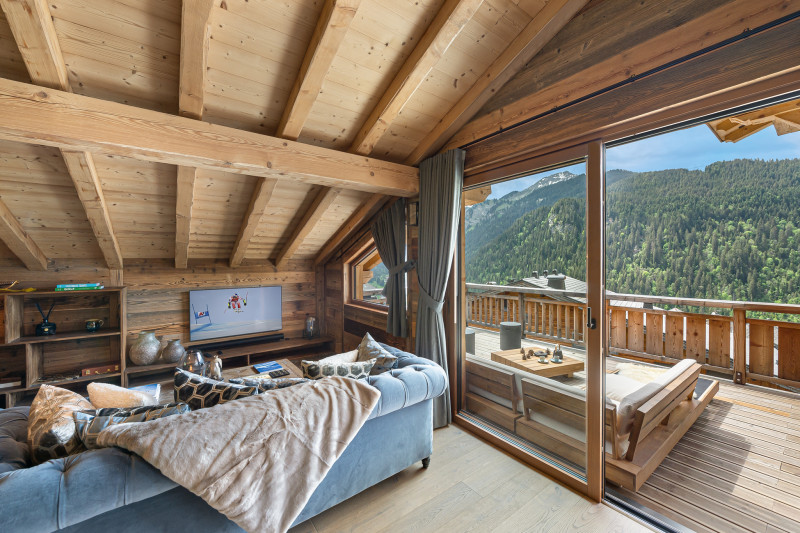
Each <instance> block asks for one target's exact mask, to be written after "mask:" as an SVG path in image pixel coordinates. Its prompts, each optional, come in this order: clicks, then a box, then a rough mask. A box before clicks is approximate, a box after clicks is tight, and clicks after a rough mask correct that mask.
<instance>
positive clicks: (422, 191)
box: [416, 150, 465, 428]
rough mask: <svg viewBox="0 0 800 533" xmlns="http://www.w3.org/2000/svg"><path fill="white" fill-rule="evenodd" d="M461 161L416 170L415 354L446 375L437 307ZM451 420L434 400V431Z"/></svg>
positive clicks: (451, 247) (442, 157)
mask: <svg viewBox="0 0 800 533" xmlns="http://www.w3.org/2000/svg"><path fill="white" fill-rule="evenodd" d="M464 155H465V152H464V151H463V150H450V151H448V152H445V153H444V154H438V155H435V156H433V157H431V158H429V159H426V160H424V161H423V162H422V163H421V164H420V166H419V254H418V258H417V276H418V278H419V304H418V307H417V345H416V352H417V355H419V356H420V357H425V358H428V359H430V360H432V361H434V362H436V363H438V364H439V365H441V366H442V368H444V371H445V372H447V373H448V375H449V372H448V369H447V346H446V344H445V330H444V320H443V318H442V306H443V302H444V293H445V289H446V287H447V278H448V277H449V276H450V266H451V264H452V261H453V252H455V247H456V233H457V231H458V220H459V213H460V211H461V189H462V187H463V184H464ZM450 420H451V414H450V395H449V393H446V394H443V395H442V396H440V397H438V398H436V399H435V400H434V405H433V426H434V427H437V428H438V427H442V426H446V425H447V424H449V423H450Z"/></svg>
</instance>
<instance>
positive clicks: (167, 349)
mask: <svg viewBox="0 0 800 533" xmlns="http://www.w3.org/2000/svg"><path fill="white" fill-rule="evenodd" d="M184 355H186V348H184V347H183V345H182V344H181V341H180V339H175V340H171V341H169V343H168V344H167V345H166V346H164V348H162V350H161V359H162V360H163V361H164V362H165V363H177V362H178V361H180V360H181V359H182V358H183V356H184Z"/></svg>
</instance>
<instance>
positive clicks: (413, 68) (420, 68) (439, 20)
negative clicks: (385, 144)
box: [350, 0, 484, 155]
mask: <svg viewBox="0 0 800 533" xmlns="http://www.w3.org/2000/svg"><path fill="white" fill-rule="evenodd" d="M483 2H484V0H447V1H446V2H445V4H444V5H443V6H442V8H441V9H440V10H439V12H438V13H437V15H436V17H435V18H434V19H433V22H431V24H430V26H428V29H427V30H425V34H424V35H423V36H422V39H420V41H419V43H418V44H417V46H416V47H415V48H414V51H413V52H411V55H410V56H408V59H406V61H405V63H403V66H402V67H401V68H400V70H399V71H398V72H397V74H396V75H395V77H394V79H393V80H392V82H391V83H390V84H389V88H388V89H387V90H386V91H385V92H384V93H383V96H382V97H381V99H380V100H379V101H378V103H377V105H376V106H375V108H374V109H373V110H372V112H371V113H370V115H369V117H368V118H367V120H366V121H365V122H364V124H363V125H362V126H361V129H360V130H359V131H358V134H357V135H356V138H355V140H354V141H353V144H352V145H351V146H350V151H351V152H353V153H356V154H362V155H369V154H370V153H372V150H373V149H374V148H375V144H376V143H377V142H378V141H379V140H380V138H381V137H382V136H383V134H384V133H385V132H386V130H387V129H389V127H390V126H391V124H392V122H394V120H395V119H396V118H397V117H398V115H399V114H400V112H401V111H402V110H403V107H405V105H406V103H408V101H409V100H410V99H411V96H412V95H413V94H414V93H415V92H416V91H417V89H418V88H419V86H420V84H422V82H423V81H424V80H425V77H426V76H427V75H428V73H429V72H430V71H431V69H432V68H433V67H434V66H435V65H436V63H437V62H438V61H439V60H440V59H441V58H442V56H443V55H444V54H445V52H447V49H448V48H450V45H451V44H452V43H453V41H455V39H456V37H458V35H459V34H460V33H461V30H463V29H464V27H465V26H466V25H467V23H468V22H469V21H470V19H472V17H473V16H474V15H475V12H476V11H477V10H478V8H479V7H480V6H481V4H483Z"/></svg>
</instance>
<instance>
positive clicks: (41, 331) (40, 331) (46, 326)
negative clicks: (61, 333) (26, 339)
mask: <svg viewBox="0 0 800 533" xmlns="http://www.w3.org/2000/svg"><path fill="white" fill-rule="evenodd" d="M35 303H36V309H38V310H39V314H40V315H42V323H41V324H37V325H36V336H38V337H43V336H45V335H55V334H56V325H55V324H54V323H53V322H50V313H52V312H53V308H54V307H55V306H56V302H55V301H53V305H51V306H50V310H49V311H47V315H46V316H45V314H44V311H42V307H41V306H40V305H39V302H35Z"/></svg>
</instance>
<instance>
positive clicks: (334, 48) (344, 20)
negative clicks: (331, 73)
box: [276, 0, 361, 140]
mask: <svg viewBox="0 0 800 533" xmlns="http://www.w3.org/2000/svg"><path fill="white" fill-rule="evenodd" d="M359 4H361V0H326V1H325V4H324V5H323V6H322V12H321V13H320V16H319V20H318V21H317V26H316V28H314V33H313V35H312V36H311V42H310V43H309V45H308V49H307V50H306V55H305V57H304V58H303V63H302V64H301V65H300V72H299V73H298V75H297V79H296V80H295V82H294V87H292V92H291V94H290V95H289V101H288V103H287V104H286V108H285V109H284V111H283V116H282V117H281V121H280V123H279V124H278V131H277V133H276V135H277V136H278V137H284V138H286V139H292V140H297V138H298V137H299V136H300V132H301V131H302V130H303V125H304V124H305V123H306V119H307V118H308V114H309V113H310V112H311V107H312V106H313V105H314V101H316V99H317V95H318V94H319V91H320V89H322V82H323V81H324V80H325V76H326V75H327V74H328V70H329V69H330V67H331V63H333V59H334V58H335V57H336V54H337V52H338V50H339V45H341V44H342V40H344V36H345V34H346V33H347V30H348V29H349V28H350V23H351V22H352V21H353V17H355V14H356V11H357V10H358V6H359Z"/></svg>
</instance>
